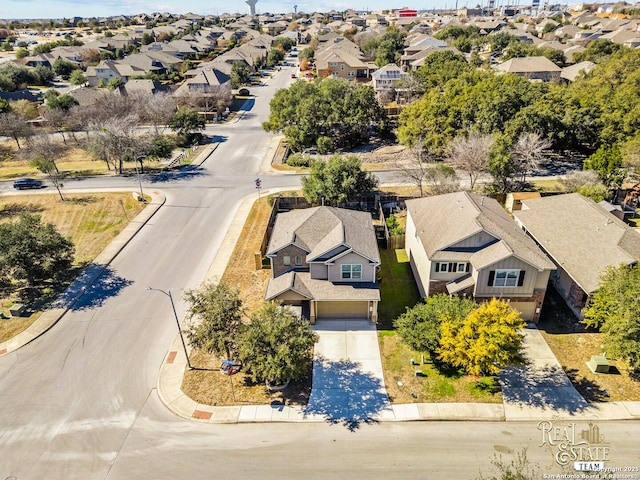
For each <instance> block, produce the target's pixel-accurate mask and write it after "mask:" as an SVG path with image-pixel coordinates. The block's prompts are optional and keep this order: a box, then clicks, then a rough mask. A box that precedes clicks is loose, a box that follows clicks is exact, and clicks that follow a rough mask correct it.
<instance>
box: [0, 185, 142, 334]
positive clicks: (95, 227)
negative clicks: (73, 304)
mask: <svg viewBox="0 0 640 480" xmlns="http://www.w3.org/2000/svg"><path fill="white" fill-rule="evenodd" d="M65 198H66V201H64V202H62V201H60V199H59V197H58V195H57V194H55V193H53V192H51V193H47V194H32V195H7V196H0V222H8V221H12V220H13V219H15V218H17V217H18V216H19V215H20V214H21V213H31V214H36V215H40V217H41V218H42V220H43V221H44V222H47V223H53V224H54V225H55V226H56V228H57V229H58V231H60V233H62V235H64V236H66V237H68V238H70V239H71V240H72V241H73V243H74V245H75V250H76V261H75V265H76V267H77V271H76V272H75V273H76V274H77V273H78V271H79V270H78V269H80V268H81V267H82V266H83V265H86V264H87V263H88V262H90V261H92V260H93V259H94V258H95V257H96V256H97V255H98V254H99V253H100V252H101V251H102V250H103V249H104V248H105V247H106V246H107V245H108V244H109V242H111V240H112V239H113V238H114V237H115V236H116V235H118V233H120V232H121V231H122V229H123V228H124V227H125V226H126V225H127V224H128V223H129V221H130V220H131V219H133V218H134V217H135V216H136V215H137V214H138V213H139V212H140V211H141V210H142V209H143V208H144V204H143V203H140V202H137V201H135V200H134V199H133V197H132V195H131V193H128V192H127V193H100V194H74V195H65ZM69 280H71V279H69ZM64 287H65V285H64V284H63V285H49V286H46V287H44V288H42V289H40V290H38V291H34V290H29V291H28V292H27V291H18V292H5V294H1V295H0V311H3V312H4V314H5V315H7V316H8V310H7V309H8V308H9V306H10V305H11V304H13V303H15V302H17V301H20V302H26V303H27V304H33V303H34V302H35V303H36V304H41V303H45V302H46V301H47V300H52V299H53V298H55V296H56V294H57V293H59V292H60V291H62V289H63V288H64ZM39 314H40V313H39V312H36V313H34V314H33V315H31V316H30V317H26V318H12V319H9V320H0V341H5V340H7V339H9V338H11V337H13V336H14V335H16V334H17V333H19V332H21V331H22V330H24V329H25V328H27V327H28V326H29V325H31V323H33V322H34V321H35V320H36V318H37V317H38V315H39Z"/></svg>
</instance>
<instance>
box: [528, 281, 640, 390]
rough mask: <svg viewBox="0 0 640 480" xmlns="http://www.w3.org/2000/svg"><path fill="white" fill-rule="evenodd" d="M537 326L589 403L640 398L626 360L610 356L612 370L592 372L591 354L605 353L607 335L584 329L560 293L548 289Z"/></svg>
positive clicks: (639, 382)
mask: <svg viewBox="0 0 640 480" xmlns="http://www.w3.org/2000/svg"><path fill="white" fill-rule="evenodd" d="M538 328H539V329H540V332H541V333H542V336H543V337H544V339H545V341H546V342H547V345H549V348H551V351H552V352H553V354H554V355H555V357H556V358H557V359H558V362H559V363H560V365H561V366H562V368H563V370H564V371H565V372H566V373H567V376H568V377H569V379H570V380H571V383H573V385H574V387H576V389H577V390H578V392H580V394H581V395H582V396H583V397H584V398H585V400H587V401H589V402H619V401H640V381H638V380H639V379H638V378H635V379H634V377H633V375H630V372H629V365H628V363H627V362H625V361H623V360H614V359H611V358H609V362H610V364H611V365H613V366H614V367H615V368H612V373H593V372H592V371H591V369H590V368H589V367H588V366H587V364H586V362H588V361H589V359H590V358H591V356H592V355H601V354H602V353H603V348H602V341H603V338H604V334H601V333H596V332H592V331H585V328H584V326H583V325H582V324H581V323H579V322H578V320H577V319H576V317H575V316H574V315H573V313H572V312H571V310H569V308H568V307H567V306H566V304H565V303H564V301H563V300H562V298H561V297H560V296H559V295H558V293H557V292H556V291H555V290H553V289H549V290H547V295H546V298H545V304H544V306H543V309H542V317H541V319H540V323H539V324H538Z"/></svg>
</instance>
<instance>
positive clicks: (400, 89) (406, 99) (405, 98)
mask: <svg viewBox="0 0 640 480" xmlns="http://www.w3.org/2000/svg"><path fill="white" fill-rule="evenodd" d="M423 93H424V85H422V82H421V81H420V80H419V79H418V77H416V76H415V74H414V73H413V72H410V73H409V75H407V76H406V77H404V78H401V79H400V80H399V81H398V85H397V86H396V94H397V95H396V96H397V98H398V99H399V100H398V101H399V102H400V99H402V103H410V102H413V101H414V100H417V99H418V98H420V97H421V96H422V94H423Z"/></svg>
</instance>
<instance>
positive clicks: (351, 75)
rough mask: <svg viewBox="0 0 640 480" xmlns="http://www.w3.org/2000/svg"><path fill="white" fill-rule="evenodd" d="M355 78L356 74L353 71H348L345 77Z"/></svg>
mask: <svg viewBox="0 0 640 480" xmlns="http://www.w3.org/2000/svg"><path fill="white" fill-rule="evenodd" d="M355 76H356V72H354V71H353V70H349V71H348V72H347V77H355Z"/></svg>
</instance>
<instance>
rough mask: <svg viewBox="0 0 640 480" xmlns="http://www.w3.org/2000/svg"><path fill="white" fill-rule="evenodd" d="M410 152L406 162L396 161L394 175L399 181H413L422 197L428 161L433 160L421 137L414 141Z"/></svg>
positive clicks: (427, 171)
mask: <svg viewBox="0 0 640 480" xmlns="http://www.w3.org/2000/svg"><path fill="white" fill-rule="evenodd" d="M411 154H412V155H411V158H410V159H409V161H408V162H398V163H396V169H397V174H396V175H397V177H398V179H399V180H400V181H410V182H411V183H413V184H414V185H415V186H416V187H418V191H419V192H420V197H424V182H425V179H426V178H427V175H428V173H429V161H433V158H432V156H431V155H430V154H429V152H428V151H427V150H426V149H425V148H424V142H423V141H422V140H421V139H419V140H416V141H415V142H414V144H413V145H412V147H411Z"/></svg>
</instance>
